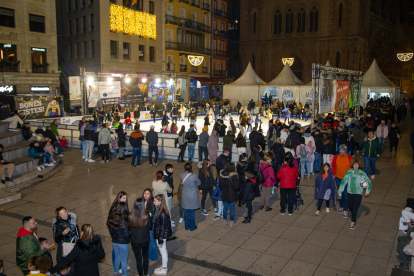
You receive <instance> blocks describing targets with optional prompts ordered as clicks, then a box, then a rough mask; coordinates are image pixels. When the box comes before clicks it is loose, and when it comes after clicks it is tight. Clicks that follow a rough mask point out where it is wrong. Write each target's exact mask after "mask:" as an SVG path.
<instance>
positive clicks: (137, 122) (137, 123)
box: [134, 119, 141, 129]
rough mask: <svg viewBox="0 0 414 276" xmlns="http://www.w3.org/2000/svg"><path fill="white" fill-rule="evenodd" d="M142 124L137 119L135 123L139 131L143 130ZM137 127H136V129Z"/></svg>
mask: <svg viewBox="0 0 414 276" xmlns="http://www.w3.org/2000/svg"><path fill="white" fill-rule="evenodd" d="M140 125H141V124H140V123H139V119H137V120H136V121H135V126H138V129H141V127H140ZM135 126H134V129H135Z"/></svg>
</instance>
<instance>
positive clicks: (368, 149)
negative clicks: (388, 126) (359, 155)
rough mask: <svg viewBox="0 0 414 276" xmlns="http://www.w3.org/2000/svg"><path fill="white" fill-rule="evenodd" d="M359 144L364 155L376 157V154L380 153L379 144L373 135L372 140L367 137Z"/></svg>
mask: <svg viewBox="0 0 414 276" xmlns="http://www.w3.org/2000/svg"><path fill="white" fill-rule="evenodd" d="M359 146H360V147H361V148H364V156H365V157H377V154H381V150H382V148H381V144H380V143H379V140H378V139H377V137H375V136H374V138H373V139H372V140H370V139H369V138H368V139H367V140H366V141H362V142H360V143H359Z"/></svg>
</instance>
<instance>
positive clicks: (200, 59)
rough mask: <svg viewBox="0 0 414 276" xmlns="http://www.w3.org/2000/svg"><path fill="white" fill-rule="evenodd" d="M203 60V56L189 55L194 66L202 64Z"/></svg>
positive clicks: (189, 59)
mask: <svg viewBox="0 0 414 276" xmlns="http://www.w3.org/2000/svg"><path fill="white" fill-rule="evenodd" d="M203 60H204V57H203V56H188V61H189V62H190V63H191V65H194V66H200V65H201V63H202V62H203Z"/></svg>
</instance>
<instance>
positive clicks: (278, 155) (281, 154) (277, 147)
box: [272, 143, 285, 166]
mask: <svg viewBox="0 0 414 276" xmlns="http://www.w3.org/2000/svg"><path fill="white" fill-rule="evenodd" d="M272 149H273V153H274V155H275V159H276V164H275V165H276V166H280V165H283V162H285V150H284V149H283V147H282V144H279V143H274V144H273V146H272Z"/></svg>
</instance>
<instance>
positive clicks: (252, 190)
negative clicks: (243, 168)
mask: <svg viewBox="0 0 414 276" xmlns="http://www.w3.org/2000/svg"><path fill="white" fill-rule="evenodd" d="M244 176H245V178H246V182H245V184H244V191H243V199H242V201H243V203H246V208H247V217H245V218H244V221H242V223H250V221H251V220H252V202H253V199H254V198H255V196H256V193H257V192H259V191H258V190H259V189H258V187H256V179H255V178H254V173H252V172H249V171H247V172H246V173H245V174H244ZM259 193H260V192H259Z"/></svg>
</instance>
